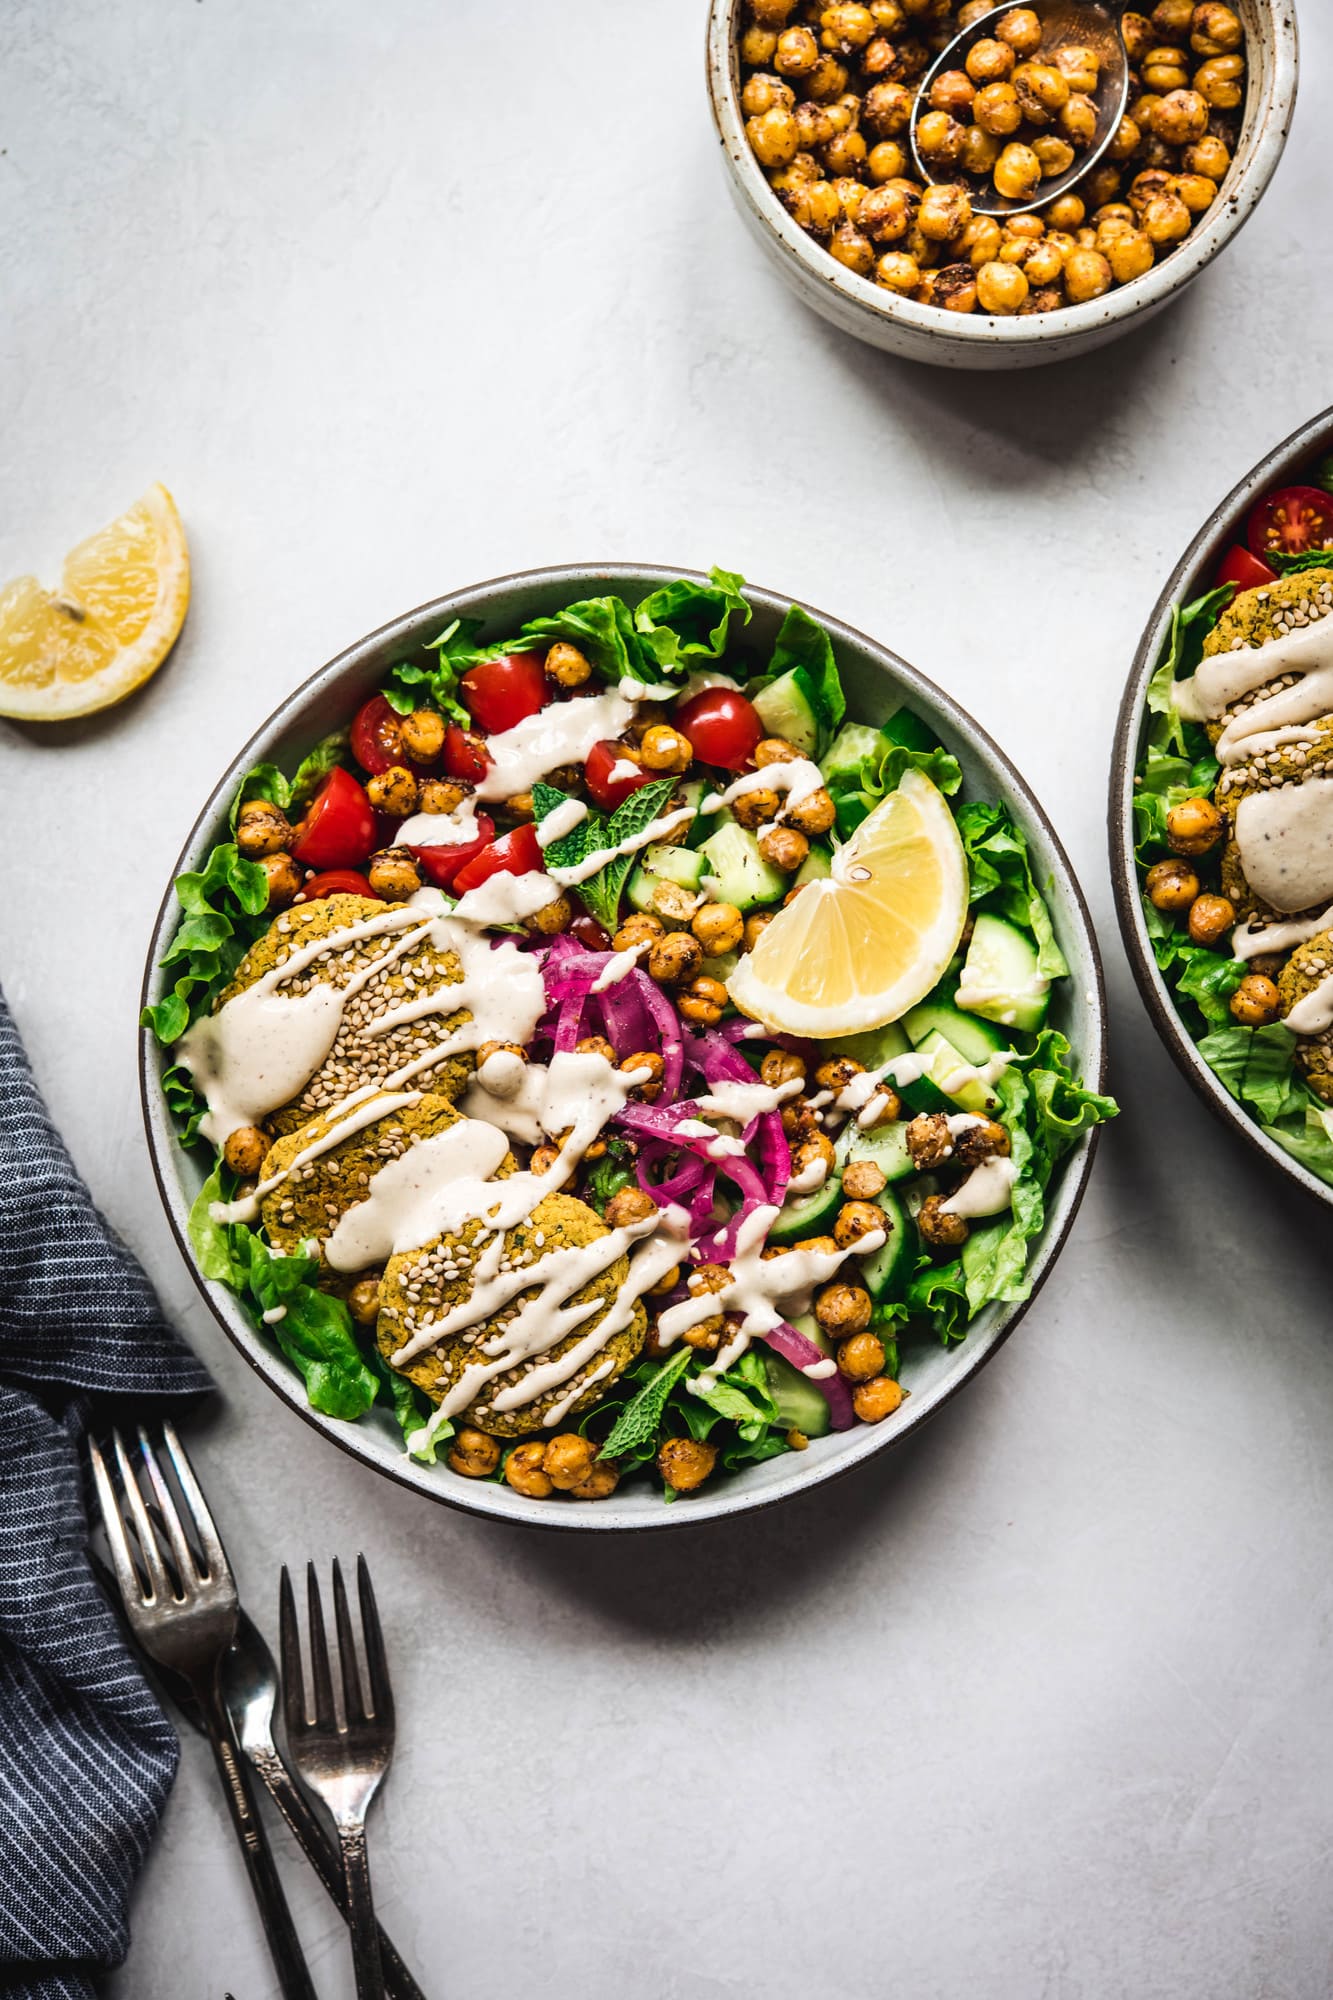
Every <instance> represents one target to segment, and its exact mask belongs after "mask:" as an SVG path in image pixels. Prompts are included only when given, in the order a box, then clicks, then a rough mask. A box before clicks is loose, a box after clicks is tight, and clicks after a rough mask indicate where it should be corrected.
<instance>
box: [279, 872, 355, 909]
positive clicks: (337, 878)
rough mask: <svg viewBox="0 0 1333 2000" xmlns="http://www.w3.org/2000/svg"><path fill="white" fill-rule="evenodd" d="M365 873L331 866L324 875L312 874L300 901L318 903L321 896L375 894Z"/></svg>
mask: <svg viewBox="0 0 1333 2000" xmlns="http://www.w3.org/2000/svg"><path fill="white" fill-rule="evenodd" d="M374 894H375V891H374V890H373V889H372V888H371V886H370V884H369V882H367V880H366V878H365V876H364V875H360V874H358V873H357V871H356V869H355V868H330V869H327V870H326V871H325V873H324V874H323V875H312V876H311V877H310V880H309V881H308V882H307V883H306V885H305V887H304V888H303V889H302V891H301V893H300V895H299V896H297V897H295V898H294V899H293V900H294V901H296V902H298V903H317V902H318V901H319V899H320V897H321V896H373V895H374Z"/></svg>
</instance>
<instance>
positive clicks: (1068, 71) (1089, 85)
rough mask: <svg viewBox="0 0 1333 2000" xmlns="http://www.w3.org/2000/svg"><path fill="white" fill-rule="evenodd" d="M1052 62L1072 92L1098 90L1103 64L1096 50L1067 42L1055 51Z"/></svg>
mask: <svg viewBox="0 0 1333 2000" xmlns="http://www.w3.org/2000/svg"><path fill="white" fill-rule="evenodd" d="M1051 61H1052V62H1053V63H1054V64H1055V67H1056V68H1057V69H1058V70H1059V72H1060V74H1061V76H1062V77H1063V78H1064V80H1065V82H1066V83H1067V84H1068V85H1069V88H1070V89H1071V90H1077V91H1090V90H1095V89H1096V88H1097V79H1098V77H1099V76H1100V75H1101V69H1102V64H1101V57H1100V56H1099V55H1098V54H1097V51H1096V49H1090V48H1088V47H1087V46H1086V45H1085V44H1083V43H1080V42H1066V43H1065V44H1064V46H1063V47H1062V48H1058V49H1056V50H1055V51H1054V53H1053V54H1052V56H1051Z"/></svg>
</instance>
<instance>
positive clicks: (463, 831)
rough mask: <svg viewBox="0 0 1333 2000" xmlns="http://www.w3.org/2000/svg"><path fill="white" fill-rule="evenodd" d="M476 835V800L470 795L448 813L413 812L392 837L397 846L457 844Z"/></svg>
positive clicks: (456, 845) (448, 845) (443, 845)
mask: <svg viewBox="0 0 1333 2000" xmlns="http://www.w3.org/2000/svg"><path fill="white" fill-rule="evenodd" d="M476 838H477V801H476V799H475V798H473V797H472V796H471V794H469V796H468V797H467V798H465V799H464V800H463V802H462V804H461V805H458V806H455V808H454V810H453V811H452V812H447V813H427V812H423V813H414V814H413V815H412V818H411V819H405V820H404V821H403V823H402V825H401V826H400V827H399V828H398V831H397V832H396V833H395V835H394V838H393V844H394V846H395V847H458V846H461V844H462V843H463V842H464V841H468V840H475V839H476Z"/></svg>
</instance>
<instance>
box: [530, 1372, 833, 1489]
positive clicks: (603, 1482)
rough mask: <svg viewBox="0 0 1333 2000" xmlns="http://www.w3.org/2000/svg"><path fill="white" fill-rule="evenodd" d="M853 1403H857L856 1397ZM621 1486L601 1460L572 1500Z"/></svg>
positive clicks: (612, 1467)
mask: <svg viewBox="0 0 1333 2000" xmlns="http://www.w3.org/2000/svg"><path fill="white" fill-rule="evenodd" d="M852 1401H853V1402H855V1401H856V1397H855V1395H853V1397H852ZM619 1484H620V1468H619V1466H618V1465H617V1464H616V1462H615V1460H614V1459H611V1458H599V1459H598V1460H597V1462H596V1464H595V1465H594V1466H593V1469H592V1471H591V1472H590V1473H589V1474H588V1477H587V1478H586V1479H585V1480H582V1481H581V1482H580V1484H579V1485H577V1486H571V1487H570V1489H569V1497H570V1499H571V1500H609V1499H610V1497H611V1495H612V1494H613V1493H614V1492H615V1490H616V1488H617V1486H618V1485H619Z"/></svg>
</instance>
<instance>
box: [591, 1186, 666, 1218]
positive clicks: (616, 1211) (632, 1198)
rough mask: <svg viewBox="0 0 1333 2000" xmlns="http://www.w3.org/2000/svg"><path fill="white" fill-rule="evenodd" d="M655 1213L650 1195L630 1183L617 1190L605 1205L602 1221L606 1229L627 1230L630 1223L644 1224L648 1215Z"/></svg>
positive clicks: (655, 1208)
mask: <svg viewBox="0 0 1333 2000" xmlns="http://www.w3.org/2000/svg"><path fill="white" fill-rule="evenodd" d="M656 1213H657V1203H656V1202H655V1201H654V1200H653V1198H652V1196H651V1195H650V1194H646V1193H645V1192H644V1190H643V1189H642V1188H640V1187H635V1186H634V1185H633V1183H632V1182H631V1183H630V1184H629V1185H628V1186H626V1187H623V1188H617V1189H616V1192H615V1193H614V1194H613V1195H612V1197H611V1199H610V1201H608V1203H607V1204H606V1213H605V1214H604V1215H603V1217H602V1220H603V1221H604V1222H605V1224H606V1226H607V1228H608V1229H628V1228H629V1226H630V1224H631V1223H635V1222H646V1221H647V1219H648V1217H649V1216H650V1215H655V1214H656Z"/></svg>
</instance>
